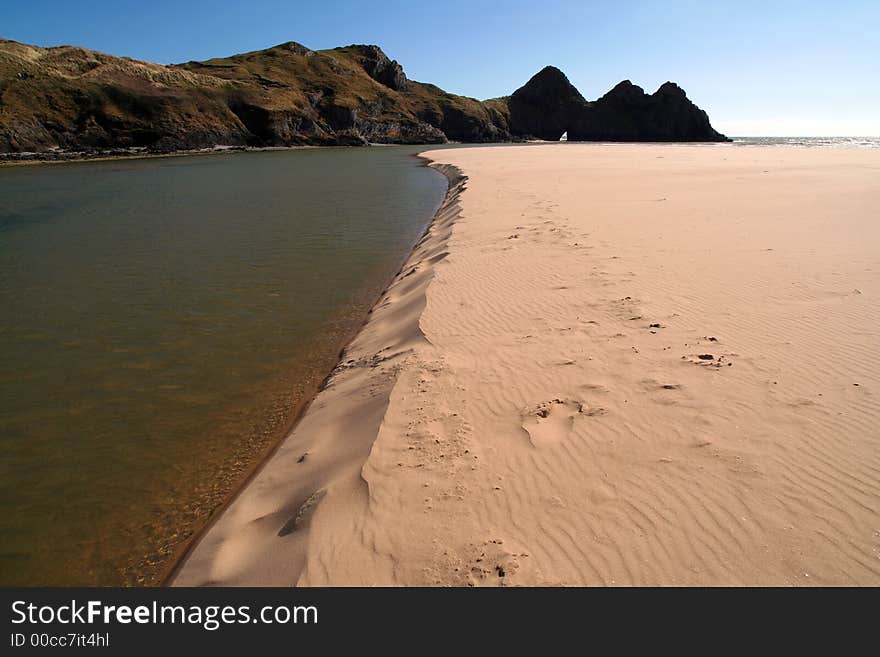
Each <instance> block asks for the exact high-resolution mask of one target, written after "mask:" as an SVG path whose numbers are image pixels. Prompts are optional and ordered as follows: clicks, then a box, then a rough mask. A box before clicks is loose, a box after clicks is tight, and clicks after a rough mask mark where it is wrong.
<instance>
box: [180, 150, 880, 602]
mask: <svg viewBox="0 0 880 657" xmlns="http://www.w3.org/2000/svg"><path fill="white" fill-rule="evenodd" d="M424 156H425V157H427V158H429V159H430V160H432V161H433V163H434V164H433V166H435V167H437V168H439V169H440V170H441V171H443V172H444V173H445V174H446V175H447V176H448V177H449V179H450V194H449V195H448V196H447V199H446V202H445V203H444V205H443V206H442V207H441V209H440V210H439V211H438V214H437V216H436V218H435V221H434V223H433V224H432V225H431V227H430V229H429V232H428V233H427V234H426V236H425V237H424V238H423V239H422V241H421V242H420V243H419V244H418V245H417V247H416V249H415V251H414V252H413V254H412V256H411V258H410V260H409V262H408V263H407V265H406V266H405V267H404V268H403V270H402V271H401V274H400V275H399V276H398V278H397V279H396V280H395V282H394V283H393V284H392V285H391V287H390V288H389V289H388V291H387V292H386V294H385V295H384V296H383V298H382V299H381V300H380V302H379V303H378V304H377V306H376V307H375V308H374V310H373V312H372V314H371V316H370V319H369V321H368V323H367V324H366V325H365V327H364V329H363V330H362V331H361V333H360V334H359V335H358V336H357V338H356V339H355V340H354V342H352V343H351V345H350V346H349V347H348V349H347V350H346V352H345V354H344V355H343V357H342V362H341V363H340V365H339V366H338V367H337V368H336V370H334V373H333V375H332V376H331V378H330V379H329V381H328V384H327V385H326V387H325V388H324V389H323V390H322V391H321V392H320V393H319V394H318V395H317V397H316V398H315V399H314V401H313V402H312V404H311V406H310V407H309V409H308V411H307V412H306V413H305V414H304V416H303V418H302V420H301V421H300V422H299V424H298V425H297V426H296V427H295V428H294V430H293V432H292V433H291V434H290V436H289V437H288V438H287V439H286V440H285V441H284V443H283V444H282V445H281V446H280V447H279V449H278V451H277V452H276V453H275V455H274V456H273V457H272V458H271V459H270V460H269V461H268V462H267V463H266V465H265V466H264V467H263V469H262V470H261V471H260V472H259V473H258V474H257V476H256V477H254V479H253V480H252V481H251V483H250V484H249V485H248V486H247V487H246V488H245V489H244V490H243V491H242V492H241V493H240V494H239V496H238V497H237V498H236V499H235V500H234V501H233V502H232V503H231V504H230V505H229V506H228V508H227V509H226V510H225V511H224V512H223V514H222V515H221V516H220V517H219V518H218V519H217V520H216V522H215V523H214V524H213V526H212V527H211V528H210V529H209V530H208V531H207V533H206V534H205V535H204V536H203V537H202V539H201V541H200V542H199V543H198V544H197V545H196V546H195V548H194V549H193V550H192V552H191V553H190V555H189V557H188V558H187V560H186V561H185V562H184V563H183V564H182V566H181V568H180V569H179V571H178V572H177V573H176V577H175V578H174V584H176V585H188V586H194V585H366V586H371V585H383V586H384V585H430V586H435V585H439V586H470V585H473V586H509V585H512V586H517V585H520V586H531V585H878V584H880V396H878V395H880V250H878V247H880V221H878V208H880V151H871V150H857V149H818V148H816V149H807V148H794V147H777V148H774V147H749V146H732V145H692V146H683V145H636V144H622V145H604V144H574V143H569V144H546V145H528V146H512V147H485V148H467V149H451V150H437V151H428V152H426V153H425V154H424Z"/></svg>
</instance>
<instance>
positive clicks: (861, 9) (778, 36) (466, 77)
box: [0, 0, 880, 136]
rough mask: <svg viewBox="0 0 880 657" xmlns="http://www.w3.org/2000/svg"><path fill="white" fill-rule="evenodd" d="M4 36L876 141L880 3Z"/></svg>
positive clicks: (262, 5)
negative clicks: (536, 96) (381, 55)
mask: <svg viewBox="0 0 880 657" xmlns="http://www.w3.org/2000/svg"><path fill="white" fill-rule="evenodd" d="M0 37H2V38H7V39H13V40H16V41H22V42H25V43H31V44H35V45H40V46H51V45H78V46H84V47H86V48H91V49H93V50H100V51H103V52H107V53H111V54H114V55H125V56H128V57H134V58H136V59H144V60H148V61H154V62H160V63H179V62H184V61H189V60H194V59H195V60H197V59H208V58H210V57H219V56H226V55H231V54H234V53H239V52H247V51H250V50H259V49H262V48H267V47H270V46H272V45H276V44H278V43H283V42H285V41H298V42H299V43H302V44H304V45H306V46H308V47H309V48H312V49H316V50H317V49H322V48H333V47H336V46H341V45H348V44H351V43H374V44H377V45H379V46H381V47H382V49H383V50H384V51H385V52H386V53H387V54H388V56H389V57H392V58H393V59H396V60H398V61H399V62H400V63H401V64H402V65H403V67H404V70H405V71H406V74H407V76H408V77H410V78H411V79H414V80H419V81H423V82H432V83H434V84H436V85H438V86H439V87H442V88H443V89H445V90H447V91H450V92H453V93H457V94H463V95H467V96H472V97H475V98H479V99H485V98H493V97H497V96H503V95H508V94H510V93H511V92H512V91H514V90H515V89H516V88H518V87H520V86H522V84H524V83H525V82H526V81H527V80H528V79H529V78H530V77H531V76H532V75H534V74H535V73H536V72H537V71H538V70H540V69H541V68H543V67H544V66H546V65H548V64H552V65H554V66H556V67H558V68H560V69H562V70H563V71H564V72H565V73H566V75H568V77H569V79H570V80H571V81H572V83H573V84H574V85H575V86H576V87H577V88H578V89H579V90H580V91H581V93H582V94H583V95H584V96H585V97H586V98H588V99H595V98H598V97H599V96H601V95H602V94H604V93H605V92H606V91H608V90H609V89H610V88H611V87H612V86H614V85H615V84H616V83H617V82H620V81H621V80H624V79H629V80H631V81H632V82H633V83H635V84H638V85H639V86H641V87H643V88H644V89H645V90H646V91H648V92H653V91H654V90H656V88H657V87H659V86H660V85H661V84H662V83H663V82H665V81H666V80H672V81H674V82H677V83H678V84H679V85H680V86H681V87H682V88H684V89H685V91H686V92H687V94H688V97H690V98H691V100H693V101H694V102H695V103H697V105H699V106H700V107H701V108H703V109H704V110H706V111H707V112H708V113H709V117H710V119H711V121H712V124H713V126H714V127H715V128H716V129H718V130H720V131H721V132H724V133H726V134H728V135H731V136H765V135H766V136H789V135H793V136H812V135H817V136H818V135H841V136H842V135H872V136H877V135H880V0H837V1H833V0H822V1H816V0H763V1H760V2H757V1H753V0H738V1H735V2H733V1H726V0H704V1H698V0H665V1H660V0H658V1H653V0H643V1H642V2H637V1H629V0H619V1H613V0H607V1H599V0H596V1H590V0H580V1H578V0H542V1H534V0H533V1H532V2H520V1H519V0H504V1H497V0H496V1H495V2H484V1H483V0H467V1H462V0H435V1H433V2H421V1H420V0H410V1H408V2H407V1H397V0H394V1H385V2H383V1H382V0H371V1H370V2H358V1H356V0H320V1H316V0H312V1H309V2H301V1H295V0H291V1H287V2H284V1H281V0H249V1H247V2H245V1H243V0H213V1H212V2H208V1H205V0H194V1H190V2H187V1H186V0H176V1H170V0H152V1H147V2H144V1H143V0H110V1H108V0H0Z"/></svg>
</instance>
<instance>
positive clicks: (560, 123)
mask: <svg viewBox="0 0 880 657" xmlns="http://www.w3.org/2000/svg"><path fill="white" fill-rule="evenodd" d="M566 130H567V131H568V133H569V138H570V139H572V140H578V139H583V140H595V139H601V140H626V141H632V140H652V141H653V140H663V141H667V140H676V141H678V140H681V141H694V140H701V141H702V140H709V141H717V140H721V139H724V137H723V135H720V134H719V133H717V132H716V131H715V130H713V129H712V127H711V125H710V124H709V119H708V117H707V116H706V113H705V112H703V111H702V110H700V109H699V108H697V107H696V106H695V105H694V104H693V103H691V101H690V100H688V98H687V96H686V95H685V93H684V91H682V90H681V89H680V88H679V87H678V86H676V85H675V84H673V83H671V82H668V83H666V84H664V85H663V86H662V87H660V89H658V90H657V92H655V93H654V94H651V95H648V94H645V93H644V92H643V91H642V90H641V89H640V88H639V87H636V86H635V85H632V84H631V83H629V82H628V81H627V82H622V83H620V84H619V85H617V86H616V87H615V88H614V89H612V90H611V91H610V92H608V93H607V94H606V95H605V96H603V97H602V98H600V99H599V100H596V101H593V102H589V101H587V100H585V99H584V98H583V96H581V94H580V93H579V92H578V91H577V89H575V88H574V86H572V85H571V83H570V82H569V81H568V79H567V78H566V77H565V75H564V74H563V73H562V72H561V71H559V70H558V69H555V68H553V67H547V68H545V69H543V70H542V71H540V72H539V73H538V74H537V75H535V76H534V77H533V78H532V79H531V80H529V82H528V83H527V84H526V85H524V86H523V87H522V88H520V89H518V90H517V91H515V92H514V93H513V94H512V95H511V96H509V97H506V98H496V99H492V100H488V101H483V102H480V101H478V100H475V99H473V98H467V97H464V96H457V95H455V94H450V93H447V92H445V91H443V90H442V89H440V88H438V87H436V86H434V85H431V84H424V83H420V82H415V81H413V80H409V79H408V78H407V76H406V74H405V73H404V70H403V67H402V66H401V65H400V64H399V63H398V62H396V61H394V60H391V59H389V58H388V56H387V55H386V54H385V53H384V52H382V50H381V49H380V48H379V47H377V46H365V45H352V46H347V47H344V48H335V49H332V50H320V51H313V50H310V49H308V48H306V47H305V46H302V45H300V44H298V43H294V42H288V43H283V44H280V45H278V46H275V47H273V48H269V49H267V50H260V51H256V52H250V53H244V54H241V55H234V56H232V57H226V58H220V59H211V60H207V61H204V62H187V63H185V64H180V65H171V66H163V65H159V64H151V63H147V62H140V61H136V60H133V59H128V58H125V57H114V56H111V55H106V54H103V53H98V52H94V51H91V50H86V49H84V48H77V47H71V46H60V47H54V48H40V47H36V46H29V45H25V44H21V43H16V42H14V41H5V40H0V153H7V154H8V153H22V152H36V153H47V152H53V151H59V150H60V151H79V152H82V151H86V152H88V151H106V150H108V149H110V150H112V149H130V148H145V149H148V150H150V151H156V152H164V151H174V150H184V149H198V148H208V147H212V146H216V145H226V146H290V145H297V144H313V145H348V144H366V143H370V142H373V143H442V142H445V141H447V140H453V141H464V142H492V141H510V140H514V139H521V138H529V137H534V138H541V139H558V138H559V136H560V135H561V134H562V132H564V131H566Z"/></svg>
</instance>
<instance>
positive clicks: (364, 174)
mask: <svg viewBox="0 0 880 657" xmlns="http://www.w3.org/2000/svg"><path fill="white" fill-rule="evenodd" d="M418 150H420V149H419V148H418V147H412V148H410V147H393V148H369V149H322V150H302V151H285V152H264V153H243V154H230V155H221V156H211V157H179V158H167V159H152V160H129V161H117V162H102V163H98V162H96V163H82V164H66V165H55V166H38V167H19V168H8V169H5V170H0V309H2V322H0V440H2V447H3V457H2V461H0V489H2V495H0V535H2V536H3V539H2V545H0V584H2V585H10V584H37V583H54V584H59V583H66V584H71V583H99V584H114V583H123V582H124V583H135V582H138V581H146V582H150V581H155V578H156V577H157V575H158V573H159V572H160V571H161V567H162V564H163V563H164V562H167V561H168V559H167V557H168V555H169V554H171V553H172V552H173V550H174V549H175V548H176V547H178V546H179V545H180V543H181V540H182V539H184V538H185V537H186V536H188V535H189V533H191V531H192V527H193V526H197V525H198V524H199V523H200V522H201V521H202V520H203V519H204V518H205V517H206V516H207V514H208V513H209V512H210V510H211V509H212V508H214V507H215V506H216V505H217V504H219V503H220V502H221V501H222V500H223V499H225V497H226V496H227V495H228V493H229V491H230V490H231V487H232V485H233V484H234V483H235V482H236V481H237V480H238V478H239V477H240V476H241V473H242V472H243V470H244V469H245V468H246V467H247V466H249V465H250V464H252V463H253V461H254V459H255V456H257V455H259V454H260V453H262V452H263V451H264V450H265V449H266V448H267V447H268V446H269V445H271V444H272V443H273V442H275V440H276V439H277V438H278V436H279V435H280V434H281V433H283V431H284V430H285V428H286V427H287V426H288V425H289V423H290V421H291V416H292V409H293V407H294V405H295V403H296V402H297V401H298V400H299V399H300V398H302V397H303V396H304V395H307V394H308V393H309V392H310V391H311V389H312V387H313V386H314V385H316V382H317V381H319V380H320V378H322V377H323V375H324V374H325V373H326V372H327V370H328V369H329V368H330V367H332V365H333V363H334V362H335V358H336V355H337V352H338V349H339V347H340V346H341V344H342V342H343V341H344V339H345V337H346V336H347V335H349V334H350V332H351V330H352V328H353V325H354V324H356V323H357V322H358V321H359V320H360V319H361V318H362V316H363V313H364V312H365V311H366V309H367V307H368V306H369V305H371V303H372V301H373V300H374V298H375V296H376V295H377V294H378V293H379V292H380V291H381V288H382V287H383V286H384V284H385V283H387V281H388V279H389V277H390V276H392V275H393V274H394V272H395V271H396V270H397V268H398V266H399V265H400V264H401V261H402V260H403V258H405V256H406V254H407V253H408V251H409V249H410V248H411V246H412V244H413V243H414V241H415V240H416V239H417V238H418V236H419V235H420V233H421V231H422V230H423V229H424V227H425V225H426V223H427V222H428V221H429V219H430V216H431V214H432V213H433V211H434V210H435V208H436V207H437V206H438V205H439V203H440V201H441V200H442V197H443V194H444V193H445V190H446V181H445V179H444V178H443V177H442V176H441V175H439V174H438V173H436V172H434V171H432V170H430V169H427V168H425V167H421V166H419V163H418V161H417V160H415V158H413V157H412V155H411V154H412V153H415V152H417V151H418Z"/></svg>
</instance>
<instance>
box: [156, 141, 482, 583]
mask: <svg viewBox="0 0 880 657" xmlns="http://www.w3.org/2000/svg"><path fill="white" fill-rule="evenodd" d="M381 145H384V144H381ZM306 148H319V147H306ZM271 150H279V149H271ZM280 150H286V149H280ZM414 157H416V158H417V159H419V160H420V161H421V162H422V163H421V166H427V167H430V168H432V169H434V170H435V171H437V172H438V173H441V174H442V175H444V176H445V177H446V180H447V190H446V194H445V195H444V198H443V200H442V201H441V203H440V205H439V207H438V208H437V210H436V211H435V212H434V214H433V215H432V217H431V218H430V219H429V221H428V223H427V225H426V226H425V229H424V231H423V232H422V234H421V236H420V237H419V239H418V240H417V241H416V243H415V244H414V245H413V248H412V249H411V250H410V252H409V253H408V254H407V256H406V257H405V259H404V261H403V263H402V265H401V266H400V268H399V269H398V270H397V272H396V273H395V274H394V275H393V276H392V277H391V279H390V280H389V282H388V283H387V284H386V285H385V286H384V287H383V288H382V292H381V293H380V294H379V295H378V296H377V299H376V301H375V302H374V303H373V305H372V306H371V307H370V308H369V310H368V311H367V313H366V314H365V316H364V317H363V318H362V320H361V321H360V323H357V324H355V325H354V326H353V328H352V330H351V331H349V333H348V335H347V337H346V339H345V340H344V341H342V345H343V346H342V347H341V349H340V350H339V355H338V359H337V362H336V365H334V367H333V368H332V369H331V370H330V372H328V373H327V375H326V376H325V377H324V378H323V379H322V380H321V381H320V382H319V383H318V384H317V385H316V386H315V388H314V390H313V393H312V394H311V395H309V396H306V397H304V398H303V400H302V402H301V403H300V404H299V406H298V408H297V409H296V412H295V413H294V415H293V417H292V420H291V421H290V422H289V424H288V427H287V429H286V430H285V431H284V433H283V434H281V435H280V436H279V438H278V440H277V441H276V442H275V443H274V444H273V445H272V446H271V447H270V448H269V449H268V450H266V451H265V452H264V454H262V455H261V456H260V458H258V459H257V460H256V462H255V463H254V465H253V466H252V467H251V468H249V470H248V472H247V474H246V475H245V476H243V477H242V478H241V481H240V482H239V483H238V484H237V485H236V486H235V487H234V490H233V491H232V493H231V494H230V495H229V497H228V499H227V500H226V501H225V502H224V503H223V504H222V505H221V506H219V507H217V508H216V509H214V511H212V513H211V515H210V516H209V517H208V518H207V519H206V521H205V522H204V523H203V524H202V525H201V526H200V527H199V528H198V529H197V530H196V531H195V532H194V533H193V535H192V536H191V537H190V538H188V539H187V541H186V542H185V543H184V544H183V545H182V546H181V547H180V548H178V550H177V551H176V553H175V555H174V556H173V557H172V558H171V559H170V560H169V563H168V565H167V566H166V568H164V569H163V572H162V574H161V576H160V577H159V578H158V584H159V585H160V586H177V585H180V584H178V583H177V582H178V579H179V578H180V577H181V573H182V571H183V570H184V569H186V568H187V564H188V563H189V561H190V560H191V559H192V558H193V557H194V553H196V552H197V551H198V550H199V548H200V546H201V544H202V542H203V541H204V540H205V539H206V538H207V537H208V536H209V534H210V533H211V532H212V530H213V529H214V527H215V526H216V525H217V524H218V523H219V522H220V521H221V520H222V518H223V517H224V515H225V514H226V513H228V512H229V509H230V507H232V506H233V505H235V504H236V502H237V501H238V500H239V499H240V498H241V497H242V496H243V495H244V494H246V493H247V491H248V489H249V487H250V486H252V485H253V483H254V481H255V479H257V478H258V477H259V476H260V475H261V473H262V472H263V471H264V470H265V469H266V468H267V467H268V466H269V465H270V464H271V463H272V462H273V459H275V458H276V456H277V454H278V452H279V450H281V449H282V447H283V446H284V445H285V443H286V442H287V441H288V440H291V439H292V438H293V437H294V434H295V433H296V431H297V428H298V427H299V426H300V424H301V423H302V422H303V420H304V418H305V417H306V416H307V414H308V413H309V412H310V409H311V408H312V406H313V405H314V404H315V403H316V401H318V400H319V399H320V397H321V395H322V394H323V393H324V392H325V391H326V390H327V389H328V388H330V387H331V386H332V385H335V384H336V383H340V382H341V383H343V384H344V383H346V381H341V380H342V379H347V378H353V379H361V378H363V377H361V376H358V372H357V370H358V369H361V368H363V367H364V361H365V359H366V360H367V363H368V367H369V368H370V369H371V370H375V371H377V372H378V373H379V374H378V375H372V376H370V377H368V378H370V379H381V378H383V377H384V376H385V375H386V373H387V371H388V369H390V368H391V367H393V365H386V363H387V362H389V361H393V360H394V359H395V358H396V357H397V356H399V354H394V355H392V356H381V355H380V354H381V352H382V351H386V350H387V348H383V349H380V350H378V351H376V352H375V353H366V352H369V351H370V349H369V348H367V349H366V351H364V350H363V348H362V347H361V346H360V345H358V344H357V343H358V340H359V338H361V337H362V335H363V334H364V333H365V332H366V331H368V330H369V329H370V328H371V325H372V324H375V323H378V322H381V321H383V315H384V314H387V311H386V312H385V313H383V312H382V311H383V309H385V308H387V307H388V306H389V305H390V304H391V302H390V301H389V295H392V294H395V293H397V292H398V291H399V290H397V289H396V288H398V287H400V286H402V285H403V284H404V283H405V282H406V279H407V278H408V277H410V276H411V275H413V274H414V273H416V272H417V271H421V274H422V277H423V278H424V279H425V280H424V281H423V283H422V286H421V287H422V288H424V287H426V286H427V283H428V282H429V281H430V265H429V266H428V267H427V268H426V269H424V270H419V267H420V265H423V264H424V263H425V259H426V258H427V257H428V255H426V254H430V253H433V252H434V250H435V249H436V248H438V247H440V248H442V246H443V245H444V244H445V239H448V234H449V233H448V231H451V225H452V223H453V222H454V219H455V218H456V216H457V213H456V212H455V211H451V208H454V207H456V205H457V200H458V197H459V195H460V193H461V191H462V190H463V189H464V185H465V182H466V181H467V177H466V176H464V175H463V174H462V173H461V172H460V171H459V170H458V169H457V168H456V167H453V166H449V165H442V164H439V165H438V164H436V163H434V162H433V161H432V160H430V159H429V158H426V157H424V156H423V155H421V153H418V154H415V155H414ZM450 212H451V214H450ZM437 233H440V236H439V237H438V235H437ZM404 272H406V273H404ZM416 320H417V318H416ZM347 356H355V357H354V358H348V359H347V360H346V357H347ZM352 371H353V372H354V373H353V374H349V375H348V376H346V374H347V373H348V372H352ZM349 383H351V382H349ZM357 383H358V384H359V383H362V382H361V381H357ZM391 385H393V382H391ZM386 392H390V390H388V391H386ZM307 455H308V452H304V453H303V455H302V456H301V457H300V459H298V463H303V462H304V461H305V459H306V458H307ZM365 458H366V457H365ZM321 490H322V488H321V487H318V488H317V490H316V491H315V492H313V493H312V494H311V495H309V496H308V497H307V498H306V499H305V500H304V501H302V502H301V503H299V504H298V505H297V513H296V515H295V516H293V519H294V524H296V525H297V527H296V529H300V533H302V534H305V533H307V529H308V528H307V526H302V528H300V526H299V525H300V523H302V522H303V520H304V519H306V516H307V515H308V514H310V513H311V512H312V511H314V508H313V507H315V506H317V504H318V503H319V502H320V498H321V497H323V493H321V492H320V491H321ZM316 495H318V497H316ZM209 583H214V582H213V581H210V582H209ZM184 585H185V586H191V585H193V584H184Z"/></svg>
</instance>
